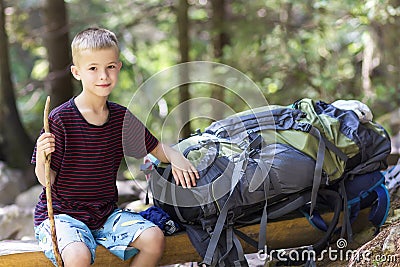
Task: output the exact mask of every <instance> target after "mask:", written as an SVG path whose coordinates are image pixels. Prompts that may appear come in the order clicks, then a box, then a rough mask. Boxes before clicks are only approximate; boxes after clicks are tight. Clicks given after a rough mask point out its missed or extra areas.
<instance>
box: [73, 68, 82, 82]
mask: <svg viewBox="0 0 400 267" xmlns="http://www.w3.org/2000/svg"><path fill="white" fill-rule="evenodd" d="M71 73H72V75H73V76H74V78H75V79H77V80H78V81H80V80H81V76H80V75H79V70H78V68H77V67H76V66H75V65H72V66H71Z"/></svg>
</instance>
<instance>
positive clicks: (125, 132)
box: [32, 99, 158, 230]
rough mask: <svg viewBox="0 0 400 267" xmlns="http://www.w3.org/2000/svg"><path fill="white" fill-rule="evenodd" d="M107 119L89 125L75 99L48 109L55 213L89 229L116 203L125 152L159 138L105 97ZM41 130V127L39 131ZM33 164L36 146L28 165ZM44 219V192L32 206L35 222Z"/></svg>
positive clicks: (143, 150) (142, 151)
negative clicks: (117, 182)
mask: <svg viewBox="0 0 400 267" xmlns="http://www.w3.org/2000/svg"><path fill="white" fill-rule="evenodd" d="M107 106H108V109H109V117H108V120H107V122H106V123H104V124H103V125H101V126H97V125H93V124H90V123H88V122H87V121H86V120H85V119H84V118H83V116H82V114H81V113H80V112H79V110H78V108H77V107H76V106H75V103H74V99H71V100H69V101H68V102H65V103H64V104H62V105H61V106H59V107H57V108H55V109H53V110H52V112H51V113H50V115H49V125H50V132H51V133H53V134H54V135H55V137H56V149H55V151H54V152H53V153H52V154H51V169H52V170H54V171H55V172H56V178H55V181H54V184H53V186H52V194H51V195H52V200H53V210H54V214H61V213H62V214H68V215H70V216H72V217H74V218H76V219H78V220H80V221H82V222H83V223H85V224H86V225H87V226H88V227H89V228H90V229H93V230H94V229H98V228H100V227H101V226H102V225H103V224H104V222H105V221H106V219H107V217H108V215H109V214H111V212H112V211H113V210H114V209H115V208H116V207H117V204H116V203H117V201H118V191H117V187H116V177H117V172H118V169H119V166H120V163H121V160H122V157H123V156H124V154H125V155H127V156H133V157H135V158H142V157H144V156H145V155H146V154H147V153H149V152H151V151H152V150H153V149H154V148H155V147H156V146H157V144H158V140H157V139H156V138H155V137H154V136H153V135H152V134H151V133H150V132H149V131H148V130H147V128H146V127H145V126H144V125H143V124H142V123H141V122H140V121H139V120H138V119H137V118H136V117H135V116H134V115H133V114H132V113H131V112H130V111H129V110H127V109H126V108H125V107H123V106H121V105H118V104H116V103H113V102H109V101H107ZM42 132H43V130H42ZM35 162H36V147H35V151H34V152H33V156H32V163H33V164H35ZM46 218H47V202H46V190H45V188H44V189H43V192H42V193H41V195H40V197H39V202H38V204H37V205H36V208H35V219H34V223H35V226H37V225H39V224H40V223H41V222H42V221H44V220H45V219H46Z"/></svg>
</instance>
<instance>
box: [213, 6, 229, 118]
mask: <svg viewBox="0 0 400 267" xmlns="http://www.w3.org/2000/svg"><path fill="white" fill-rule="evenodd" d="M211 3H212V11H213V15H212V29H211V32H212V33H213V35H212V42H213V49H214V59H215V61H217V62H220V63H223V56H224V50H223V49H224V46H225V45H226V44H228V37H227V34H226V32H225V23H224V21H225V0H214V1H211ZM224 90H225V88H222V87H220V86H214V87H213V90H212V93H211V98H212V99H215V100H218V101H221V102H222V103H224V101H225V97H224V95H225V94H224ZM218 107H219V105H217V106H214V108H213V110H212V113H213V115H212V116H213V117H212V118H213V119H214V120H219V119H222V117H223V116H224V114H223V110H222V109H220V108H218Z"/></svg>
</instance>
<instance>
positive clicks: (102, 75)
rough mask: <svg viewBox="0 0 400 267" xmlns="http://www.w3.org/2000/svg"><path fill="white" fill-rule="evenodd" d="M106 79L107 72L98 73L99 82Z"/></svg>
mask: <svg viewBox="0 0 400 267" xmlns="http://www.w3.org/2000/svg"><path fill="white" fill-rule="evenodd" d="M107 77H108V74H107V71H102V72H100V80H105V79H107Z"/></svg>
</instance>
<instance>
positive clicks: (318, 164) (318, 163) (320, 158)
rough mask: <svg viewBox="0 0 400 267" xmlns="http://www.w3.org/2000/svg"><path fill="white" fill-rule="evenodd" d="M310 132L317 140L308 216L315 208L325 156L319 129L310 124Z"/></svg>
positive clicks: (323, 143)
mask: <svg viewBox="0 0 400 267" xmlns="http://www.w3.org/2000/svg"><path fill="white" fill-rule="evenodd" d="M310 134H312V135H313V136H314V137H315V138H317V139H318V140H319V143H318V152H317V158H316V160H315V169H314V179H313V186H312V190H311V207H310V216H312V213H313V211H314V208H315V204H316V202H317V195H318V189H319V186H320V185H321V179H322V177H321V176H322V167H323V163H324V157H325V142H324V140H323V139H322V137H321V133H320V132H319V130H318V129H317V128H315V127H313V126H311V129H310Z"/></svg>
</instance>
